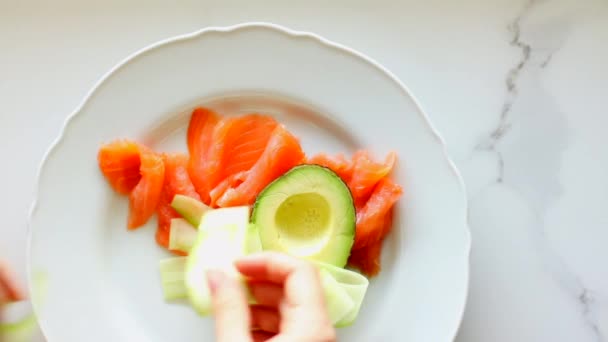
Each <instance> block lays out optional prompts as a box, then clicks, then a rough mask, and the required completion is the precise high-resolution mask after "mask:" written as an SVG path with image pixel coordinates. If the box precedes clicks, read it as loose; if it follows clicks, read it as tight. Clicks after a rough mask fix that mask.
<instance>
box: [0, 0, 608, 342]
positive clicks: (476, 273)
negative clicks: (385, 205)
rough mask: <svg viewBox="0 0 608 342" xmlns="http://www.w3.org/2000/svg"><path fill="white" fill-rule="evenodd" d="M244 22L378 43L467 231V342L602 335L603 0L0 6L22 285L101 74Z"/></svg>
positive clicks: (1, 138) (9, 175)
mask: <svg viewBox="0 0 608 342" xmlns="http://www.w3.org/2000/svg"><path fill="white" fill-rule="evenodd" d="M250 20H255V21H270V22H276V23H279V24H283V25H286V26H289V27H292V28H295V29H301V30H308V31H313V32H316V33H319V34H321V35H324V36H326V37H327V38H329V39H332V40H335V41H339V42H342V43H344V44H346V45H350V46H351V47H354V48H356V49H358V50H360V51H362V52H364V53H366V54H368V55H370V56H372V57H373V58H375V59H377V60H378V61H379V62H381V63H383V64H384V65H385V66H387V67H388V68H389V69H391V70H392V71H394V72H395V73H396V74H397V75H398V76H399V77H400V78H401V79H402V80H403V81H404V82H405V83H406V84H407V85H408V86H409V87H410V89H411V90H412V91H413V93H414V95H415V96H417V97H418V98H419V100H420V101H421V102H422V104H423V107H424V108H425V109H426V111H427V112H428V114H429V116H430V117H431V119H432V120H433V122H434V123H435V124H436V126H437V128H438V129H439V130H440V131H441V133H442V134H443V136H444V138H445V139H446V141H447V143H448V149H449V152H450V154H451V156H452V158H453V159H454V161H455V162H456V163H457V165H458V167H459V168H460V170H461V171H462V174H463V177H464V178H465V182H466V185H467V188H468V193H469V195H468V196H469V201H470V225H471V230H472V234H473V251H472V256H471V266H472V272H471V288H470V295H469V300H468V304H467V310H466V313H465V317H464V320H463V324H462V328H461V331H460V333H459V336H458V338H457V341H459V342H460V341H462V342H465V341H480V342H481V341H484V342H485V341H496V342H501V341H504V342H507V341H581V342H603V341H608V267H607V266H606V265H607V261H608V248H606V246H608V210H607V209H608V208H607V205H608V177H607V175H608V144H606V143H607V142H608V139H607V138H606V133H605V129H606V127H607V126H608V111H607V109H606V108H608V106H607V105H606V104H607V99H608V2H606V1H605V0H603V1H600V0H597V1H592V0H555V1H532V2H528V1H520V0H516V1H512V0H504V1H502V0H492V1H481V0H476V1H470V0H462V1H435V0H433V1H413V0H410V1H396V0H395V1H374V2H372V1H333V2H331V3H330V4H327V2H326V1H305V2H290V3H288V2H284V1H265V2H258V3H256V4H255V5H254V4H253V3H250V2H248V1H217V2H210V1H188V2H185V1H181V2H178V1H175V2H170V1H166V2H165V1H146V2H144V1H131V2H128V3H127V2H125V3H123V2H122V1H92V2H91V1H90V2H86V4H85V3H84V2H83V3H81V2H78V1H66V0H61V1H55V2H54V3H53V4H52V5H51V4H50V2H48V3H47V2H38V3H33V2H28V1H10V0H5V1H0V155H2V156H3V158H4V167H2V169H1V170H0V189H2V190H3V196H2V197H1V199H0V203H1V208H2V213H3V217H4V224H3V225H2V226H0V234H1V236H2V239H1V240H0V257H2V258H4V259H6V260H7V261H9V263H10V264H12V265H13V266H14V267H15V269H16V270H17V273H18V274H19V276H20V277H21V278H20V279H21V280H22V281H23V280H24V276H25V264H26V261H25V241H26V226H25V221H26V214H27V210H28V207H29V202H30V200H31V198H32V193H33V190H34V189H33V181H34V176H35V172H36V169H37V166H38V163H39V162H40V160H41V158H42V155H43V153H44V151H45V150H46V148H47V145H48V144H49V143H50V142H51V141H52V140H53V139H54V137H55V136H56V135H57V134H58V132H59V130H60V128H61V126H62V123H63V121H64V119H65V117H66V116H67V114H68V113H70V112H71V111H72V110H73V109H74V108H75V107H76V105H77V104H78V103H79V101H80V100H81V98H82V97H83V96H84V95H85V93H86V92H87V91H88V89H89V88H90V87H91V86H92V85H93V83H94V82H95V81H96V80H97V79H98V78H99V77H100V75H101V74H103V73H104V72H105V71H106V70H107V69H109V68H110V67H111V66H113V65H114V64H116V63H117V62H118V61H120V60H121V59H122V58H123V57H125V56H126V55H128V54H130V53H132V52H134V51H136V50H138V49H139V48H141V47H143V46H145V45H147V44H149V43H152V42H154V41H157V40H159V39H162V38H166V37H169V36H172V35H175V34H180V33H185V32H190V31H194V30H196V29H199V28H201V27H203V26H208V25H227V24H234V23H238V22H243V21H250ZM49 229H52V227H49Z"/></svg>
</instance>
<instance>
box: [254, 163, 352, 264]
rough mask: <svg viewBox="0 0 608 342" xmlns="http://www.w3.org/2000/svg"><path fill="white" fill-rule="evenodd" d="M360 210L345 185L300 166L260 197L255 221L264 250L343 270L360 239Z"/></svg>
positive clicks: (324, 173) (335, 177)
mask: <svg viewBox="0 0 608 342" xmlns="http://www.w3.org/2000/svg"><path fill="white" fill-rule="evenodd" d="M355 220H356V217H355V207H354V203H353V199H352V196H351V194H350V191H349V189H348V187H347V186H346V184H344V182H343V181H342V179H340V177H339V176H338V175H336V174H335V173H334V172H333V171H331V170H329V169H327V168H324V167H322V166H318V165H302V166H297V167H295V168H293V169H291V170H290V171H288V172H287V173H286V174H284V175H283V176H282V177H280V178H278V179H277V180H275V181H274V182H272V183H271V184H270V185H268V186H267V187H266V188H265V189H264V190H263V191H262V192H261V193H260V195H259V196H258V198H257V200H256V202H255V204H254V208H253V214H252V221H253V223H254V224H256V225H257V227H258V228H259V234H260V240H261V243H262V247H263V248H264V249H265V250H275V251H280V252H284V253H288V254H291V255H295V256H297V257H301V258H306V259H309V260H314V261H319V262H324V263H328V264H331V265H335V266H338V267H344V266H345V265H346V262H347V260H348V257H349V255H350V250H351V248H352V245H353V242H354V236H355Z"/></svg>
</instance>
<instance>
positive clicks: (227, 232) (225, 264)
mask: <svg viewBox="0 0 608 342" xmlns="http://www.w3.org/2000/svg"><path fill="white" fill-rule="evenodd" d="M248 228H249V207H246V206H243V207H231V208H220V209H215V210H212V211H208V212H206V213H205V215H203V217H202V219H201V224H200V226H199V229H198V236H197V238H196V239H197V240H196V242H195V243H194V245H193V247H192V249H191V250H190V251H189V253H188V258H187V262H186V276H185V283H186V290H187V293H188V298H189V299H190V303H191V304H192V306H193V307H194V308H195V309H196V311H197V312H198V313H199V314H201V315H208V314H210V313H211V310H212V305H211V293H210V290H209V286H208V283H207V275H206V271H207V270H209V269H214V270H222V271H224V272H225V273H226V274H228V275H230V276H233V277H238V278H242V276H241V275H240V273H239V272H238V271H237V270H236V268H235V266H234V261H235V260H236V259H237V258H238V257H240V256H244V255H246V254H247V231H248Z"/></svg>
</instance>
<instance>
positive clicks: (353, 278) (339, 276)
mask: <svg viewBox="0 0 608 342" xmlns="http://www.w3.org/2000/svg"><path fill="white" fill-rule="evenodd" d="M315 264H316V265H317V266H318V267H319V268H320V269H321V270H322V271H324V272H326V273H327V274H329V275H330V276H331V279H332V280H333V281H335V282H336V283H337V285H338V286H337V287H336V285H335V284H333V282H328V283H324V284H323V286H324V290H325V294H326V298H327V297H330V298H329V300H328V304H327V305H328V310H329V312H330V317H331V318H332V321H333V322H334V325H335V326H336V327H337V328H341V327H345V326H348V325H351V324H352V323H353V322H354V321H355V319H356V318H357V316H358V315H359V310H360V309H361V305H362V304H363V300H364V298H365V293H366V292H367V288H368V287H369V280H368V279H367V278H366V277H364V276H363V275H361V274H359V273H357V272H354V271H350V270H347V269H344V268H340V267H336V266H334V265H330V264H326V263H321V262H315ZM321 275H322V277H323V272H322V273H321ZM322 279H323V278H322ZM325 281H326V282H327V279H326V280H325ZM344 296H347V297H348V298H349V299H350V300H346V299H344ZM349 303H352V304H353V305H352V306H351V305H349ZM331 305H338V306H340V307H342V308H345V307H347V306H348V310H344V313H342V312H337V311H336V312H335V313H334V316H331V310H332V308H331Z"/></svg>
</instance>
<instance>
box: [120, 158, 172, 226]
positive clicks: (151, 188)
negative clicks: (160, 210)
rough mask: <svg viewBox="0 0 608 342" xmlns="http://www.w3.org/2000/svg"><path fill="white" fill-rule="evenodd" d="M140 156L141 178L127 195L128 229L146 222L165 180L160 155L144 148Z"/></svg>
mask: <svg viewBox="0 0 608 342" xmlns="http://www.w3.org/2000/svg"><path fill="white" fill-rule="evenodd" d="M140 158H141V165H140V168H139V172H140V174H141V179H140V180H139V182H138V183H137V185H136V186H135V188H133V191H131V194H130V195H129V220H128V224H127V227H128V228H129V229H135V228H138V227H141V226H142V225H144V224H146V222H148V220H149V219H150V217H151V216H152V215H153V214H154V212H155V211H156V207H157V206H158V202H159V201H160V195H161V191H162V189H163V183H164V181H165V165H164V163H163V159H162V157H161V156H159V155H157V154H156V153H154V152H152V151H149V150H147V149H146V150H144V151H142V152H141V156H140Z"/></svg>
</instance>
